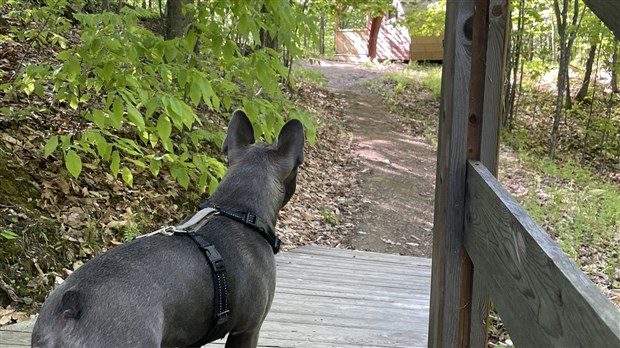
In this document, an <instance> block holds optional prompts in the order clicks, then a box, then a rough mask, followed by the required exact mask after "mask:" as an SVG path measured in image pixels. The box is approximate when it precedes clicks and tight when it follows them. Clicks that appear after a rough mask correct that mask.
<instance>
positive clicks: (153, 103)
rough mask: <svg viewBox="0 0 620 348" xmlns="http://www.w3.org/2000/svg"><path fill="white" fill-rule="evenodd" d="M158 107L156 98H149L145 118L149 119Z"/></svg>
mask: <svg viewBox="0 0 620 348" xmlns="http://www.w3.org/2000/svg"><path fill="white" fill-rule="evenodd" d="M158 106H159V99H157V97H155V96H153V97H151V98H150V99H149V101H148V102H147V103H146V117H147V118H148V117H151V116H152V115H153V113H154V112H155V110H156V109H157V107H158Z"/></svg>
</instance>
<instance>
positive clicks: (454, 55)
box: [428, 1, 473, 347]
mask: <svg viewBox="0 0 620 348" xmlns="http://www.w3.org/2000/svg"><path fill="white" fill-rule="evenodd" d="M472 14H473V2H472V1H448V2H447V7H446V29H445V40H444V45H445V46H444V57H443V71H442V88H441V91H442V92H441V106H440V115H439V116H440V117H439V144H438V150H437V175H436V190H435V214H434V228H433V229H434V231H433V266H432V268H433V273H432V280H431V282H432V283H431V284H432V285H431V309H430V321H429V343H428V345H429V347H454V346H456V345H457V328H458V320H455V319H454V318H458V317H459V312H460V294H459V288H460V284H461V279H460V275H461V270H462V258H461V253H462V245H463V231H464V230H463V218H464V206H465V170H466V158H465V156H466V151H464V149H466V146H467V140H466V132H467V110H468V94H469V79H470V66H471V41H470V40H471V37H470V38H467V37H465V31H466V30H464V29H465V24H466V22H467V19H468V18H469V17H471V15H472Z"/></svg>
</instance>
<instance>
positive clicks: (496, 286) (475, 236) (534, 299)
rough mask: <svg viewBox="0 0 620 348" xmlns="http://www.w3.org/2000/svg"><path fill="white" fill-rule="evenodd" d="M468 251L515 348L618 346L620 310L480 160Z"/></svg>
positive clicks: (472, 170) (472, 166) (474, 168)
mask: <svg viewBox="0 0 620 348" xmlns="http://www.w3.org/2000/svg"><path fill="white" fill-rule="evenodd" d="M467 184H468V188H469V190H468V192H469V197H468V207H467V211H468V219H467V221H468V222H467V226H466V230H467V231H466V234H465V236H466V238H465V246H466V248H467V251H468V253H469V255H470V256H471V258H472V260H473V262H474V267H475V269H476V271H477V274H479V275H481V276H482V277H484V278H485V281H486V284H487V285H488V288H489V291H490V295H491V298H492V300H493V302H494V303H495V305H496V307H497V308H498V311H499V314H500V316H501V318H502V320H503V322H504V324H505V325H506V327H507V329H508V332H509V333H510V337H511V338H512V340H513V341H514V342H515V345H516V346H517V347H620V324H619V323H620V311H618V310H617V309H616V308H615V307H614V306H613V304H612V303H610V302H609V301H608V300H607V299H606V298H605V296H604V295H603V294H602V293H601V292H600V291H599V290H598V289H597V288H596V286H595V285H594V284H592V282H591V281H590V280H589V279H588V278H587V277H586V275H585V274H584V273H583V272H581V270H579V268H577V266H576V265H575V264H574V263H573V262H572V261H570V260H569V258H568V257H567V256H566V254H564V252H562V250H561V249H560V248H559V247H558V246H557V245H556V244H555V242H554V241H553V240H552V239H551V238H550V237H549V236H548V234H547V233H546V232H545V231H543V230H542V229H541V228H540V227H539V226H538V225H537V224H536V223H535V222H534V220H533V219H532V218H531V217H530V216H529V215H528V214H527V212H526V211H525V210H524V209H523V208H522V207H521V206H520V205H519V204H518V203H517V202H516V201H515V199H514V198H513V197H512V196H511V195H510V194H509V193H508V192H507V191H506V189H504V188H503V187H502V186H501V184H500V183H499V182H498V181H497V180H496V179H495V178H494V177H493V175H492V174H491V173H490V172H489V171H488V170H487V169H486V168H485V167H484V165H483V164H481V163H480V162H470V163H469V164H468V175H467Z"/></svg>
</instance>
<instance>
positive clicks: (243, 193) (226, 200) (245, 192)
mask: <svg viewBox="0 0 620 348" xmlns="http://www.w3.org/2000/svg"><path fill="white" fill-rule="evenodd" d="M234 174H235V173H230V172H229V173H228V175H226V176H225V177H224V179H223V180H222V182H221V183H220V184H219V186H218V188H217V190H215V192H213V194H212V195H211V196H210V197H209V203H210V204H211V205H214V206H217V207H221V208H225V209H231V210H235V211H243V212H249V213H252V214H254V215H256V216H258V217H260V218H261V219H263V220H265V221H266V222H267V223H269V224H270V225H271V227H272V228H274V227H275V225H276V221H277V219H278V212H279V211H280V209H281V208H282V200H283V195H284V193H283V188H281V186H282V185H281V184H280V183H278V182H277V181H275V180H273V179H270V178H267V177H266V176H265V175H262V174H261V173H256V174H255V175H253V176H251V177H247V176H245V177H242V178H239V177H238V176H236V175H234ZM268 185H274V186H275V185H277V186H278V188H275V187H267V186H268Z"/></svg>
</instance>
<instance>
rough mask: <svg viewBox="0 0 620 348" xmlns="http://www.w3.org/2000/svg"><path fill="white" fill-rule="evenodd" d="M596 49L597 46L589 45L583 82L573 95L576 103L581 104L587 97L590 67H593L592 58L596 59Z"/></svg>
mask: <svg viewBox="0 0 620 348" xmlns="http://www.w3.org/2000/svg"><path fill="white" fill-rule="evenodd" d="M597 47H598V44H592V45H590V49H589V50H588V59H587V60H586V71H585V73H584V74H583V82H581V87H580V88H579V91H578V92H577V94H576V95H575V100H576V101H577V102H582V101H583V100H584V99H585V97H586V96H587V95H588V89H589V88H590V78H591V76H592V67H593V66H594V58H595V57H596V49H597Z"/></svg>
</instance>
